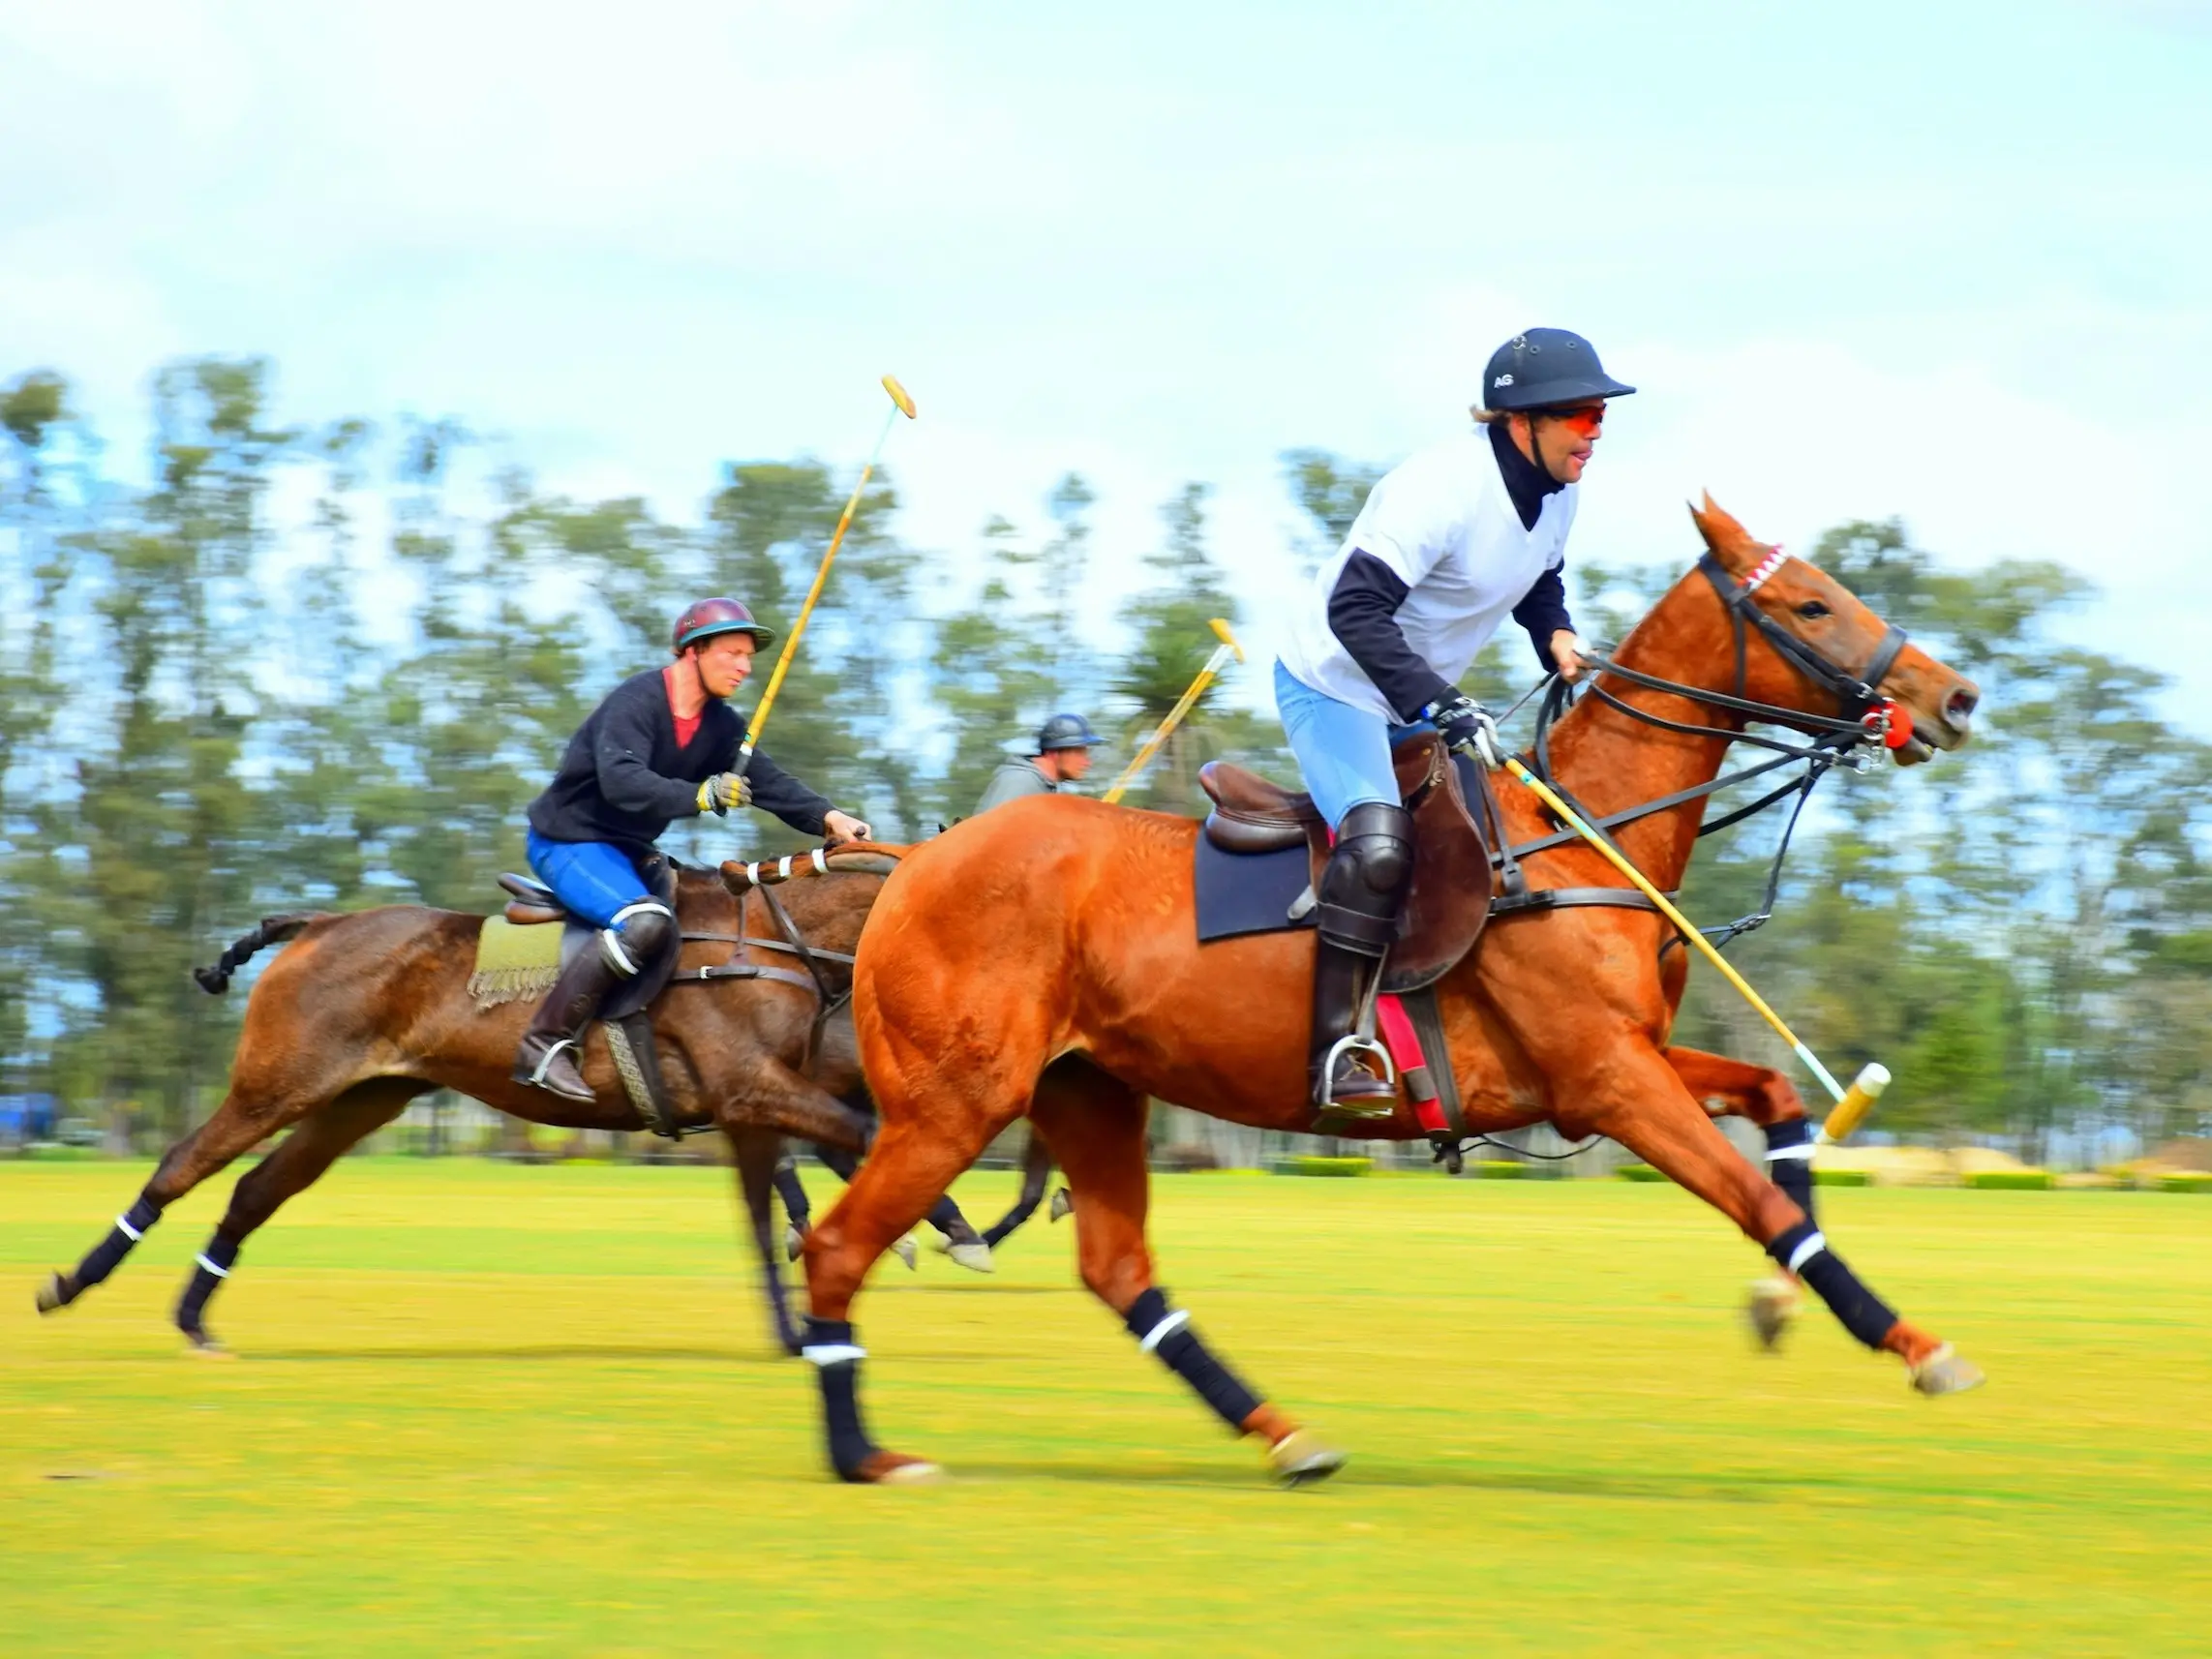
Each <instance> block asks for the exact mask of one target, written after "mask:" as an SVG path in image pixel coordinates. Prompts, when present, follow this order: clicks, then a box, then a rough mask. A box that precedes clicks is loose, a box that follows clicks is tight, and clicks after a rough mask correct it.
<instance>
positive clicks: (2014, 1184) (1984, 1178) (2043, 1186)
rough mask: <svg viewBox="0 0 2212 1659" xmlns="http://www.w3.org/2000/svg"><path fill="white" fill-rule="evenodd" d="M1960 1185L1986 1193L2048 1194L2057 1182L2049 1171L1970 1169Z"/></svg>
mask: <svg viewBox="0 0 2212 1659" xmlns="http://www.w3.org/2000/svg"><path fill="white" fill-rule="evenodd" d="M1958 1184H1959V1185H1960V1186H1961V1187H1972V1188H1975V1189H1977V1190H1979V1191H1984V1192H1991V1191H2021V1192H2029V1191H2032V1192H2047V1191H2050V1189H2051V1188H2052V1187H2054V1186H2056V1185H2057V1182H2056V1180H2055V1179H2054V1178H2053V1177H2052V1175H2051V1172H2050V1171H2049V1170H2047V1169H1970V1170H1968V1171H1967V1172H1966V1173H1965V1174H1964V1175H1961V1176H1960V1177H1959V1178H1958Z"/></svg>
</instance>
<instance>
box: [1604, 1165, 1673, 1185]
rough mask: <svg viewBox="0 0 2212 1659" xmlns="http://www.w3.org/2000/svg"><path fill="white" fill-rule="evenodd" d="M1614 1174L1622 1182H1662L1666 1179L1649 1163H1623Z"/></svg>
mask: <svg viewBox="0 0 2212 1659" xmlns="http://www.w3.org/2000/svg"><path fill="white" fill-rule="evenodd" d="M1613 1173H1614V1174H1616V1175H1618V1176H1620V1177H1621V1180H1623V1181H1664V1180H1665V1179H1666V1177H1665V1176H1664V1175H1662V1174H1660V1173H1659V1172H1658V1171H1657V1170H1656V1169H1653V1168H1652V1167H1651V1165H1650V1164H1649V1163H1623V1164H1622V1165H1621V1167H1620V1168H1619V1169H1616V1170H1615V1171H1614V1172H1613Z"/></svg>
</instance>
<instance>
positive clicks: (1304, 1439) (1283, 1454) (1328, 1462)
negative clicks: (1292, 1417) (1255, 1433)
mask: <svg viewBox="0 0 2212 1659" xmlns="http://www.w3.org/2000/svg"><path fill="white" fill-rule="evenodd" d="M1344 1465H1345V1454H1344V1453H1342V1452H1340V1451H1338V1450H1337V1449H1336V1448H1335V1447H1334V1446H1332V1445H1330V1444H1329V1443H1328V1442H1327V1441H1325V1440H1323V1439H1322V1438H1321V1437H1320V1436H1319V1435H1318V1434H1316V1433H1314V1432H1313V1431H1312V1430H1311V1429H1293V1430H1291V1431H1290V1433H1288V1434H1286V1435H1284V1436H1283V1438H1281V1439H1280V1440H1278V1441H1276V1442H1275V1444H1274V1445H1272V1446H1270V1447H1268V1448H1267V1466H1268V1468H1269V1469H1270V1470H1271V1471H1272V1472H1273V1473H1274V1476H1275V1478H1276V1479H1277V1480H1278V1481H1280V1482H1282V1484H1283V1485H1285V1486H1287V1487H1296V1486H1306V1485H1308V1484H1310V1483H1311V1482H1314V1481H1318V1480H1327V1479H1328V1478H1329V1476H1331V1475H1333V1474H1335V1473H1336V1472H1337V1470H1339V1469H1341V1468H1343V1467H1344Z"/></svg>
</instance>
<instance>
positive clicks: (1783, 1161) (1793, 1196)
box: [1767, 1118, 1812, 1221]
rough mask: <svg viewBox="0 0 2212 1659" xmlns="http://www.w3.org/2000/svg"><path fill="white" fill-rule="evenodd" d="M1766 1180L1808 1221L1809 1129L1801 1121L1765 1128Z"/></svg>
mask: <svg viewBox="0 0 2212 1659" xmlns="http://www.w3.org/2000/svg"><path fill="white" fill-rule="evenodd" d="M1767 1179H1768V1180H1770V1181H1772V1182H1773V1184H1774V1185H1775V1186H1777V1187H1779V1188H1780V1189H1781V1190H1782V1191H1783V1192H1784V1193H1786V1194H1787V1195H1788V1197H1789V1200H1790V1202H1791V1203H1793V1204H1795V1205H1796V1206H1797V1207H1798V1208H1799V1209H1801V1210H1803V1212H1804V1213H1805V1220H1807V1221H1810V1220H1812V1125H1811V1124H1809V1123H1807V1122H1806V1121H1805V1120H1804V1119H1803V1118H1792V1119H1790V1120H1789V1121H1788V1122H1787V1123H1778V1124H1774V1125H1772V1126H1770V1127H1769V1129H1768V1131H1767Z"/></svg>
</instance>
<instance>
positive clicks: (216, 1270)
mask: <svg viewBox="0 0 2212 1659" xmlns="http://www.w3.org/2000/svg"><path fill="white" fill-rule="evenodd" d="M199 1265H200V1266H202V1267H204V1268H206V1269H207V1271H208V1272H210V1273H212V1274H214V1275H215V1277H216V1278H218V1279H228V1278H229V1277H230V1270H229V1269H228V1268H227V1267H217V1266H216V1265H215V1263H213V1262H212V1261H209V1260H208V1259H207V1257H206V1256H205V1255H201V1256H200V1257H199Z"/></svg>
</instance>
